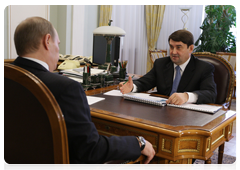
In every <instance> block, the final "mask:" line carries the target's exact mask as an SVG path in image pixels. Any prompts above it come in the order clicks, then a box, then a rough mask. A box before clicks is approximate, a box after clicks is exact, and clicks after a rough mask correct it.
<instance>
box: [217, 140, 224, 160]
mask: <svg viewBox="0 0 240 170" xmlns="http://www.w3.org/2000/svg"><path fill="white" fill-rule="evenodd" d="M224 145H225V142H224V143H223V144H222V145H220V146H219V148H218V164H222V159H223V153H224Z"/></svg>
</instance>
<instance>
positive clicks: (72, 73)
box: [60, 67, 105, 77]
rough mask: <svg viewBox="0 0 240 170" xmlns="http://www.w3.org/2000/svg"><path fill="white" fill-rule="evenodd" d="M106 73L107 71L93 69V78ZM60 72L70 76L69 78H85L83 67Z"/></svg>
mask: <svg viewBox="0 0 240 170" xmlns="http://www.w3.org/2000/svg"><path fill="white" fill-rule="evenodd" d="M104 71H105V70H102V69H96V68H91V76H93V75H97V74H100V73H103V72H104ZM60 72H61V73H63V74H65V75H68V76H77V77H82V76H83V67H80V68H74V69H67V70H61V71H60Z"/></svg>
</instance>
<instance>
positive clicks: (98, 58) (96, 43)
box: [93, 36, 120, 66]
mask: <svg viewBox="0 0 240 170" xmlns="http://www.w3.org/2000/svg"><path fill="white" fill-rule="evenodd" d="M119 48H120V37H115V38H114V39H113V40H112V44H111V64H112V65H115V66H118V59H119ZM106 52H107V40H106V38H105V37H104V36H93V63H95V64H104V63H105V59H106Z"/></svg>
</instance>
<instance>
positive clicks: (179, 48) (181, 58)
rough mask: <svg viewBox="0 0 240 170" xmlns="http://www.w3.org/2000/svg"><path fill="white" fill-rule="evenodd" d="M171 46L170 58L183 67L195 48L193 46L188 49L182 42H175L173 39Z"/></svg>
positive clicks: (170, 42)
mask: <svg viewBox="0 0 240 170" xmlns="http://www.w3.org/2000/svg"><path fill="white" fill-rule="evenodd" d="M169 45H170V58H171V60H172V62H173V63H175V64H177V65H181V64H183V63H185V62H186V61H187V60H188V59H189V57H190V56H191V53H192V51H193V47H194V46H193V45H190V46H189V47H187V44H184V43H183V42H181V41H173V40H172V39H170V41H169Z"/></svg>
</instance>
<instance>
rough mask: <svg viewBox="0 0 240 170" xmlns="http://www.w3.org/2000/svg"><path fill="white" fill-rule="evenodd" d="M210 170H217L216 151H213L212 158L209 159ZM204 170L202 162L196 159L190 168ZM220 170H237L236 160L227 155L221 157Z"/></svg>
mask: <svg viewBox="0 0 240 170" xmlns="http://www.w3.org/2000/svg"><path fill="white" fill-rule="evenodd" d="M211 161H212V163H211V170H217V167H218V166H217V164H218V152H217V150H215V151H214V154H213V156H212V157H211ZM203 169H204V161H203V160H199V159H197V160H196V161H195V162H194V166H193V167H192V170H203ZM221 169H222V170H237V169H238V158H237V157H233V156H229V155H225V154H224V155H223V161H222V168H221Z"/></svg>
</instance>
